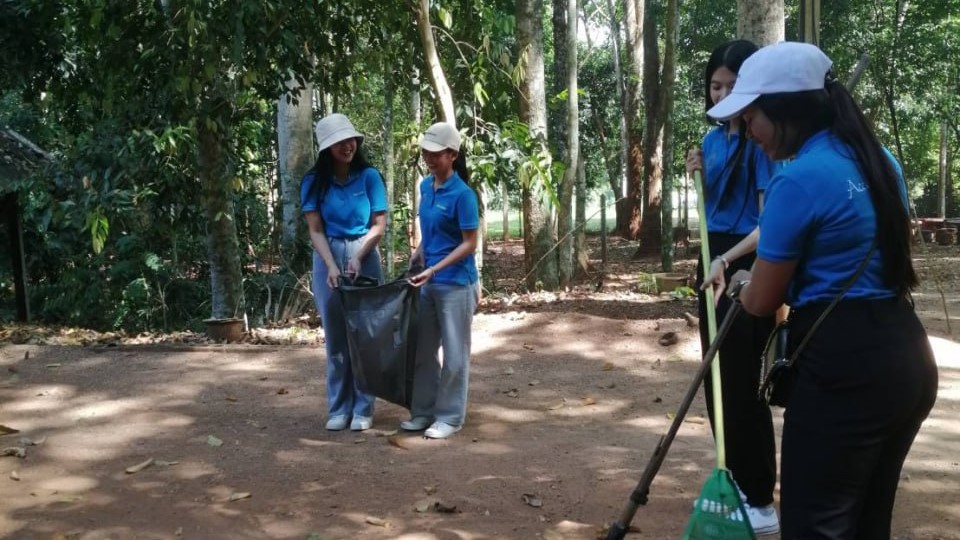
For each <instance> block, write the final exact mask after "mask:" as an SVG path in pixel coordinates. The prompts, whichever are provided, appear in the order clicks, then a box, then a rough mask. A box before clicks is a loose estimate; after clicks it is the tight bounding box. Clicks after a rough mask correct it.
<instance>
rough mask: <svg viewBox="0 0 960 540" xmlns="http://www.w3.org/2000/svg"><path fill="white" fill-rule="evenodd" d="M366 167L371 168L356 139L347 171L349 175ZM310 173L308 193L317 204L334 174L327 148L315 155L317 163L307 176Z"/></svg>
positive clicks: (359, 142) (328, 186)
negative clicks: (311, 180)
mask: <svg viewBox="0 0 960 540" xmlns="http://www.w3.org/2000/svg"><path fill="white" fill-rule="evenodd" d="M368 167H372V165H370V162H369V161H367V156H366V155H365V154H364V153H363V145H362V144H361V141H360V139H359V138H358V139H357V151H356V152H354V154H353V160H352V161H350V167H349V171H350V173H358V172H360V171H362V170H364V169H366V168H368ZM311 173H312V174H313V186H312V187H311V188H310V193H311V196H313V197H316V199H317V202H318V203H319V202H320V201H322V200H323V197H324V196H326V194H327V190H328V189H330V179H331V178H333V175H334V174H335V171H334V163H333V155H332V154H331V153H330V148H329V147H327V148H324V149H323V150H321V151H320V153H319V154H317V161H316V162H314V164H313V168H311V169H310V170H309V171H307V174H308V175H309V174H311Z"/></svg>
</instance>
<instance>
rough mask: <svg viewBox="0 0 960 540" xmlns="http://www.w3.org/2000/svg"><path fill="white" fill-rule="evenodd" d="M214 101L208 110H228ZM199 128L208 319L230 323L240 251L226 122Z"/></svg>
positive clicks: (210, 120)
mask: <svg viewBox="0 0 960 540" xmlns="http://www.w3.org/2000/svg"><path fill="white" fill-rule="evenodd" d="M229 106H230V105H229V103H227V102H226V100H222V99H221V100H217V103H215V104H214V106H213V107H211V109H213V110H218V109H223V108H227V107H229ZM197 124H198V128H197V130H198V142H199V156H198V161H199V166H200V167H199V169H200V171H199V172H200V182H201V186H202V193H203V205H204V210H205V212H206V218H207V235H206V236H207V257H208V259H209V263H210V287H211V293H212V294H211V296H210V304H211V309H210V310H211V313H210V316H211V318H214V319H229V318H234V317H239V316H240V315H242V312H241V305H240V298H241V287H242V278H241V274H240V248H239V242H238V241H237V227H236V220H235V216H234V202H233V179H232V178H231V175H230V174H229V171H228V170H227V161H226V159H225V156H224V147H225V145H226V142H227V140H228V139H227V137H226V135H225V134H224V131H223V130H225V129H226V126H228V123H227V122H217V121H216V119H215V117H212V116H207V117H206V118H201V119H200V121H199V122H197Z"/></svg>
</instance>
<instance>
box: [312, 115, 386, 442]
mask: <svg viewBox="0 0 960 540" xmlns="http://www.w3.org/2000/svg"><path fill="white" fill-rule="evenodd" d="M316 135H317V144H318V145H319V148H320V154H319V156H318V157H317V162H316V164H315V165H314V166H313V169H311V170H310V171H309V172H307V174H306V176H304V178H303V182H302V183H301V185H300V201H301V205H302V210H303V213H304V216H305V217H306V219H307V225H308V227H309V229H310V242H311V243H312V244H313V298H314V301H315V302H316V305H317V311H318V312H319V313H320V317H321V319H322V320H323V334H324V338H325V340H326V351H327V413H328V415H327V425H326V427H327V429H328V430H331V431H339V430H342V429H345V428H346V427H347V426H348V425H349V426H350V429H352V430H354V431H363V430H366V429H370V427H372V426H373V404H374V401H375V398H374V396H371V395H369V394H367V393H365V392H363V391H361V390H360V388H358V387H357V381H356V379H355V378H354V376H353V370H352V369H351V367H350V352H349V350H348V347H347V329H346V324H345V321H344V317H343V313H342V310H341V307H340V302H339V300H338V299H337V297H336V295H335V294H334V289H336V288H337V286H338V285H339V284H340V276H341V275H346V276H349V277H356V276H357V275H363V276H367V277H372V278H376V279H377V281H382V274H381V271H380V254H379V253H378V252H377V245H378V244H379V243H380V238H381V237H382V236H383V232H384V230H385V228H386V210H387V195H386V189H385V188H384V184H383V178H381V176H380V173H379V171H377V169H375V168H373V167H372V166H370V164H369V163H367V160H366V159H365V158H364V156H363V152H362V150H361V148H360V145H361V144H362V143H363V135H361V134H360V133H358V132H357V130H355V129H354V128H353V125H352V124H351V123H350V120H349V119H347V117H346V116H344V115H342V114H331V115H329V116H327V117H325V118H323V119H322V120H320V121H319V122H317V127H316Z"/></svg>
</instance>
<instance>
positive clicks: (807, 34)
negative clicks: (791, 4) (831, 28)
mask: <svg viewBox="0 0 960 540" xmlns="http://www.w3.org/2000/svg"><path fill="white" fill-rule="evenodd" d="M799 22H800V41H803V42H804V43H812V44H813V45H816V46H817V47H819V46H820V0H800V17H799Z"/></svg>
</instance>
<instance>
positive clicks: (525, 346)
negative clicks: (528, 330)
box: [523, 343, 533, 351]
mask: <svg viewBox="0 0 960 540" xmlns="http://www.w3.org/2000/svg"><path fill="white" fill-rule="evenodd" d="M523 348H524V349H526V350H528V351H532V350H533V345H529V344H527V343H524V344H523Z"/></svg>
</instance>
